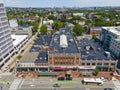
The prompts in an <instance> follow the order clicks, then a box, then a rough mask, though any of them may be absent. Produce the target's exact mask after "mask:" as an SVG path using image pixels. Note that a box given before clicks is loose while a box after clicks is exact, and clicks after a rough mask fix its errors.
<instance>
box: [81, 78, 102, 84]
mask: <svg viewBox="0 0 120 90" xmlns="http://www.w3.org/2000/svg"><path fill="white" fill-rule="evenodd" d="M89 83H91V84H97V85H103V84H104V82H103V81H102V80H101V79H100V78H84V79H83V80H82V84H86V85H87V84H89Z"/></svg>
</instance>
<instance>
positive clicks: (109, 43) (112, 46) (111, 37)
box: [100, 26, 120, 57]
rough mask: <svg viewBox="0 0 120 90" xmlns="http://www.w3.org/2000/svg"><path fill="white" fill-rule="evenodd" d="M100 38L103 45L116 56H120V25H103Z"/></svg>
mask: <svg viewBox="0 0 120 90" xmlns="http://www.w3.org/2000/svg"><path fill="white" fill-rule="evenodd" d="M100 40H101V41H102V43H103V46H104V47H105V48H106V49H107V50H109V51H110V52H111V53H112V54H113V55H115V56H116V57H120V27H119V26H118V27H102V31H101V33H100Z"/></svg>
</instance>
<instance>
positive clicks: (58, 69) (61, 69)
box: [54, 67, 71, 71]
mask: <svg viewBox="0 0 120 90" xmlns="http://www.w3.org/2000/svg"><path fill="white" fill-rule="evenodd" d="M69 70H71V68H61V67H55V68H54V71H69Z"/></svg>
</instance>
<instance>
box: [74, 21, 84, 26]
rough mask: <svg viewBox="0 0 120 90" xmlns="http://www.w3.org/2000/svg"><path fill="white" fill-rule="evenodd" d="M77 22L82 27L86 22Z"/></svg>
mask: <svg viewBox="0 0 120 90" xmlns="http://www.w3.org/2000/svg"><path fill="white" fill-rule="evenodd" d="M76 22H77V23H78V24H79V25H80V26H84V25H85V21H81V20H76Z"/></svg>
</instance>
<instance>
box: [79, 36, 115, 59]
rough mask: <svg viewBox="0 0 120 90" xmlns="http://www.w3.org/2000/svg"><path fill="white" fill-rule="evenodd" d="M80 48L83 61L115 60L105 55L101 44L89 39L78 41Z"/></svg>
mask: <svg viewBox="0 0 120 90" xmlns="http://www.w3.org/2000/svg"><path fill="white" fill-rule="evenodd" d="M77 43H78V46H79V48H80V53H81V59H82V60H115V59H113V58H112V57H111V56H109V57H108V56H106V55H105V50H104V49H103V48H102V46H101V45H100V43H99V42H95V41H94V40H88V39H87V38H84V39H81V40H78V41H77Z"/></svg>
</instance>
